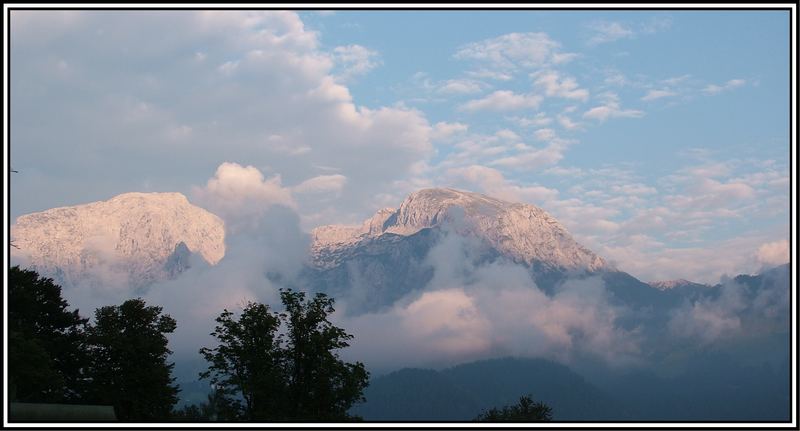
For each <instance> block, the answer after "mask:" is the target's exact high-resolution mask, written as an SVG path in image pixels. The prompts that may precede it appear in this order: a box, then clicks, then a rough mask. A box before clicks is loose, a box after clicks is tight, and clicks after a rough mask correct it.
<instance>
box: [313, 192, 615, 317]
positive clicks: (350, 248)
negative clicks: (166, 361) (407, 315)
mask: <svg viewBox="0 0 800 431" xmlns="http://www.w3.org/2000/svg"><path fill="white" fill-rule="evenodd" d="M450 233H455V234H458V235H460V236H463V237H466V238H471V239H473V240H474V241H472V243H475V244H478V245H477V248H478V249H477V250H474V253H472V257H471V259H473V260H474V262H473V263H476V264H480V263H483V262H491V261H494V260H497V259H505V260H510V261H513V262H516V263H519V264H522V265H524V266H526V267H528V268H529V269H530V272H531V275H532V277H533V279H534V280H535V281H536V282H537V284H539V286H540V287H542V288H544V289H549V288H550V287H552V286H553V285H554V284H555V283H556V282H558V281H559V280H561V279H563V277H565V276H566V275H568V274H591V273H601V272H607V271H613V268H611V267H610V265H608V264H607V263H606V262H605V261H604V260H603V259H602V258H601V257H599V256H597V255H595V254H594V253H592V252H591V251H590V250H588V249H586V248H585V247H583V246H582V245H580V244H578V243H577V242H576V241H575V240H574V239H573V238H572V236H571V235H570V234H569V232H567V230H566V229H565V228H564V227H563V226H562V225H561V224H560V223H559V222H558V221H556V220H555V219H554V218H553V217H552V216H550V215H549V214H548V213H547V212H545V211H544V210H542V209H540V208H537V207H535V206H532V205H526V204H520V203H512V202H506V201H502V200H499V199H495V198H491V197H489V196H485V195H482V194H478V193H471V192H465V191H460V190H454V189H441V188H437V189H423V190H420V191H417V192H414V193H412V194H411V195H409V196H408V197H407V198H406V199H405V200H404V201H403V203H402V204H401V205H400V207H399V208H397V209H393V208H384V209H382V210H380V211H378V212H377V213H376V214H375V215H374V216H373V217H371V218H369V219H367V220H365V221H364V222H363V223H362V224H361V225H358V226H335V225H334V226H322V227H319V228H317V229H315V230H314V231H313V232H312V241H313V242H312V246H311V259H310V261H311V262H312V266H311V268H308V269H307V271H306V272H305V274H304V282H305V283H308V284H309V285H311V286H313V288H314V289H316V290H320V291H325V292H328V293H329V294H331V295H333V296H335V297H341V296H347V297H348V302H349V304H351V305H353V304H355V307H357V308H359V310H360V311H368V310H375V309H378V308H380V307H382V306H385V305H388V304H391V303H393V302H394V301H395V300H397V299H399V298H401V297H403V296H404V295H405V294H407V293H408V292H409V291H411V290H414V289H417V288H421V287H424V286H425V285H426V284H427V283H428V282H429V281H430V280H431V279H432V277H433V268H432V267H431V266H430V265H426V257H427V255H428V252H429V251H430V250H431V249H432V248H433V247H434V246H436V244H438V243H439V241H440V240H441V239H442V237H443V236H444V235H447V234H450Z"/></svg>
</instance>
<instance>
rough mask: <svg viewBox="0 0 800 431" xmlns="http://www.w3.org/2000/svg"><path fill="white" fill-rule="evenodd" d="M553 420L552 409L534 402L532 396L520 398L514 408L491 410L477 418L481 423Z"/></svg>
mask: <svg viewBox="0 0 800 431" xmlns="http://www.w3.org/2000/svg"><path fill="white" fill-rule="evenodd" d="M552 419H553V411H552V409H551V408H550V407H549V406H548V405H547V404H545V403H543V402H540V401H536V402H535V401H533V397H531V396H530V395H525V396H522V397H520V398H519V401H518V402H517V404H515V405H513V406H505V407H503V408H502V409H498V408H496V407H495V408H491V409H489V410H488V411H486V412H484V413H482V414H480V415H479V416H478V417H477V418H475V420H476V421H479V422H549V421H551V420H552Z"/></svg>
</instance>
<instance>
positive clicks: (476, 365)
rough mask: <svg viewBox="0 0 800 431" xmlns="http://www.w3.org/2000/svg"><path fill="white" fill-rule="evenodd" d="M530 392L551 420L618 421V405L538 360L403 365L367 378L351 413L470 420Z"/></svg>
mask: <svg viewBox="0 0 800 431" xmlns="http://www.w3.org/2000/svg"><path fill="white" fill-rule="evenodd" d="M527 394H531V395H532V396H533V398H534V399H535V400H537V401H542V402H544V403H546V404H547V405H549V406H550V407H551V408H552V409H553V419H554V420H558V421H571V420H611V419H616V420H619V419H620V418H621V417H623V409H622V408H621V406H620V405H618V404H616V403H615V402H614V401H613V400H612V399H611V397H610V396H608V395H607V394H606V393H604V392H602V391H601V390H599V389H598V388H596V387H595V386H594V385H592V384H590V383H589V382H587V381H586V380H585V379H584V378H583V377H581V376H580V375H578V374H576V373H575V372H573V371H572V370H570V369H569V368H568V367H566V366H563V365H560V364H557V363H555V362H551V361H547V360H544V359H523V358H501V359H490V360H484V361H477V362H471V363H467V364H462V365H457V366H455V367H451V368H447V369H444V370H440V371H435V370H427V369H403V370H400V371H396V372H393V373H389V374H387V375H384V376H380V377H376V378H374V379H372V380H371V381H370V385H369V386H368V387H367V389H366V391H365V393H364V395H365V397H366V400H367V401H366V402H365V403H364V404H360V405H357V406H355V407H354V408H353V410H352V412H353V413H355V414H358V415H360V416H362V417H363V418H364V420H367V421H380V420H382V421H415V420H416V421H470V420H472V419H474V418H475V417H476V416H478V414H480V413H481V412H482V411H484V410H488V409H490V408H492V407H502V406H504V405H510V404H514V403H516V401H517V400H518V399H519V397H520V396H522V395H527Z"/></svg>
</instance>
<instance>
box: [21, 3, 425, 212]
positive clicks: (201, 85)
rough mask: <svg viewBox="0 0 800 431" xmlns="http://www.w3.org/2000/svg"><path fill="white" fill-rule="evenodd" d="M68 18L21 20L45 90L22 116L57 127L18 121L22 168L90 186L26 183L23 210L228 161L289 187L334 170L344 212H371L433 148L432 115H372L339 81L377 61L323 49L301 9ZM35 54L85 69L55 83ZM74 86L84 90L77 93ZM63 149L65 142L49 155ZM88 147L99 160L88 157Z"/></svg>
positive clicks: (43, 14) (190, 176)
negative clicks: (43, 189) (341, 180)
mask: <svg viewBox="0 0 800 431" xmlns="http://www.w3.org/2000/svg"><path fill="white" fill-rule="evenodd" d="M15 16H16V14H15ZM20 16H21V15H20ZM60 16H62V15H58V14H56V15H51V14H50V13H49V12H47V11H37V12H35V13H32V14H29V15H26V16H25V18H26V24H25V29H22V26H21V25H17V24H16V21H14V22H15V25H14V26H13V27H14V29H15V30H14V35H13V39H14V44H13V45H14V46H13V50H14V56H15V59H16V60H17V61H15V62H14V65H13V73H14V75H15V76H16V77H18V78H19V80H17V81H15V85H19V86H21V87H20V88H22V87H27V86H44V87H42V91H41V92H33V93H28V96H26V97H25V98H21V99H19V100H18V101H17V102H15V110H16V111H15V112H19V113H20V117H16V118H25V117H30V116H31V115H34V113H36V114H35V115H46V116H47V117H48V118H51V119H52V122H51V126H52V127H49V128H48V129H47V130H41V129H39V128H31V127H21V126H20V127H15V129H16V130H17V131H18V132H19V133H20V134H19V138H20V139H21V140H23V141H25V142H31V144H30V145H27V144H26V145H25V146H24V148H25V149H24V150H20V151H17V152H15V162H17V161H18V162H19V163H22V164H24V162H25V160H32V157H36V164H37V167H38V168H39V169H41V170H42V171H43V172H46V173H47V174H46V177H47V178H46V179H47V181H48V182H50V183H53V184H56V183H59V184H66V181H67V178H69V179H70V181H74V182H81V181H82V182H83V184H84V186H82V187H74V188H73V190H72V191H71V192H67V193H63V190H58V191H56V189H55V188H52V190H53V192H52V193H50V194H49V195H48V194H46V193H29V192H30V190H28V189H30V188H31V187H33V186H32V185H31V183H26V184H22V183H20V185H19V188H18V191H19V193H20V194H19V196H23V195H29V196H30V197H29V198H26V202H27V203H26V204H24V205H18V206H17V208H32V207H33V208H36V207H38V208H46V207H50V206H52V205H53V202H65V203H68V202H82V201H86V200H99V199H101V198H103V197H107V196H110V195H114V194H116V193H119V192H120V191H122V190H136V189H138V188H140V187H141V183H142V181H143V180H142V176H141V175H142V171H141V166H142V165H146V166H147V172H148V178H147V181H148V182H149V183H150V184H163V187H168V190H170V191H179V192H184V193H187V192H188V191H189V190H190V189H191V187H192V185H194V184H196V183H197V181H198V176H197V175H198V174H197V173H198V172H207V171H208V169H209V166H214V167H216V166H218V165H219V164H220V163H222V162H223V161H226V160H229V161H238V162H240V163H242V162H246V163H247V164H250V165H252V166H257V167H259V168H260V169H262V170H267V169H268V170H270V171H273V172H280V173H281V174H282V181H283V182H284V183H286V184H298V183H300V182H302V181H304V180H307V179H309V178H313V177H315V176H318V175H320V174H321V173H324V172H320V170H319V169H318V168H317V166H329V167H332V168H335V169H336V170H337V172H336V173H338V174H341V175H343V176H345V177H347V179H348V183H347V187H345V188H343V189H342V195H341V199H340V201H339V202H338V203H337V206H338V207H340V208H346V209H347V211H346V212H347V213H346V214H344V213H341V212H340V213H339V214H338V216H340V217H342V219H344V218H349V217H353V218H362V217H363V215H364V214H366V212H367V211H368V210H369V209H371V208H372V199H373V198H374V196H376V195H377V194H378V193H380V192H383V191H385V190H387V189H389V188H391V187H392V184H393V183H394V182H395V181H399V180H401V179H404V178H406V177H407V176H408V175H410V169H411V167H412V166H413V165H414V164H416V163H418V162H419V161H421V160H425V159H426V158H427V157H429V156H431V155H432V154H433V146H432V145H431V142H430V134H431V132H432V127H431V126H430V125H429V124H428V122H427V120H426V118H425V115H424V114H423V113H422V112H420V111H417V110H414V109H408V108H403V107H397V106H395V107H381V106H377V107H375V108H374V109H368V108H365V107H363V106H361V105H359V104H358V103H356V101H354V100H353V97H352V95H351V93H350V91H349V89H348V88H347V87H346V86H345V85H343V84H342V83H341V82H340V81H337V73H338V72H340V71H341V66H347V68H349V69H350V73H362V72H365V71H367V70H368V69H369V68H371V67H373V66H374V65H375V64H376V61H377V60H376V57H375V55H374V53H373V52H372V51H370V50H369V49H367V48H364V47H361V46H358V45H350V46H345V47H339V48H338V49H336V48H334V49H333V50H331V51H325V50H324V49H323V47H322V46H321V44H320V41H319V34H318V33H316V32H314V31H310V30H308V29H307V28H306V27H305V25H304V24H303V22H302V20H301V19H300V17H299V16H298V15H297V14H295V13H292V12H274V11H230V10H226V11H202V12H200V11H188V10H187V11H176V12H174V13H169V14H146V13H140V12H130V13H129V12H120V11H117V12H109V13H101V12H96V11H71V12H70V13H68V14H65V15H63V16H64V17H68V18H75V19H70V20H66V21H70V22H74V23H77V22H80V25H77V24H69V25H67V24H66V23H65V25H63V26H59V24H57V23H55V22H53V21H54V20H55V21H57V22H61V21H65V20H62V19H61V18H58V17H60ZM13 19H14V20H16V19H17V18H13ZM20 22H22V21H20ZM51 26H52V27H53V28H56V27H57V28H60V29H61V30H59V33H58V37H57V38H50V37H47V38H44V37H39V36H37V35H38V34H39V33H47V34H51V33H52V32H53V31H54V30H52V29H51V28H50V27H51ZM142 28H147V29H148V31H146V32H142ZM98 29H102V31H103V32H104V34H103V36H102V37H98V35H97V30H98ZM34 30H36V31H34ZM18 31H19V32H18ZM199 41H201V42H199ZM198 43H201V44H200V45H198ZM120 46H125V47H126V48H125V50H124V52H123V50H120V49H119V47H120ZM33 47H36V50H39V51H38V52H42V53H47V52H50V53H58V56H57V57H54V58H65V59H68V60H69V67H70V69H74V70H75V71H79V72H80V73H73V74H71V75H70V76H69V77H68V79H69V82H59V81H58V80H55V79H53V78H52V76H51V75H49V74H52V73H53V71H44V70H42V68H40V67H37V63H36V61H35V60H34V59H33V57H31V56H27V57H26V55H25V54H23V53H26V52H30V50H31V49H32V48H33ZM198 52H202V55H200V56H197V55H196V54H197V53H198ZM42 55H45V54H42ZM154 62H155V63H154ZM154 64H155V66H154ZM142 71H150V72H148V73H142ZM74 88H81V89H83V90H82V91H81V92H80V97H76V96H75V93H74V92H72V90H69V89H74ZM67 93H69V94H67ZM45 95H46V96H45ZM97 118H103V119H104V120H103V121H102V122H99V123H98V122H97V121H96V120H97ZM16 124H17V126H19V124H21V123H16ZM34 136H37V137H36V138H34ZM54 141H59V142H62V143H63V145H59V146H57V147H53V146H52V145H50V144H49V143H51V142H54ZM178 144H179V145H178ZM20 148H23V147H20ZM154 152H157V153H158V155H159V157H153V154H154ZM88 153H92V154H97V155H98V157H92V158H87V157H83V156H82V155H84V154H88ZM34 154H48V156H47V157H39V156H34ZM354 154H358V157H354V156H353V155H354ZM387 154H391V157H386V155H387ZM187 155H190V156H187ZM200 155H202V157H201V156H200ZM365 159H368V160H371V162H370V163H363V160H365ZM175 160H180V161H181V163H180V164H176V163H175V162H174V161H175ZM76 172H77V174H76ZM96 178H105V179H106V180H105V181H102V182H98V181H96ZM34 196H35V197H34ZM326 205H327V204H325V205H323V202H317V201H315V200H311V199H304V200H301V201H298V211H300V212H301V213H302V214H303V216H306V215H310V214H316V213H319V212H321V211H323V210H324V209H325V208H327V206H326ZM351 212H352V213H355V214H357V215H353V214H350V213H351ZM359 213H360V214H359ZM329 214H330V217H331V218H333V217H336V213H335V212H331V213H329Z"/></svg>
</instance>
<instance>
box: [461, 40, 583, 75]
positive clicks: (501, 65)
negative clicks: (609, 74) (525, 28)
mask: <svg viewBox="0 0 800 431" xmlns="http://www.w3.org/2000/svg"><path fill="white" fill-rule="evenodd" d="M560 47H561V45H560V44H559V43H558V42H556V41H554V40H552V39H550V37H549V36H548V35H547V34H545V33H509V34H504V35H501V36H498V37H495V38H491V39H485V40H482V41H479V42H473V43H469V44H466V45H463V46H461V47H460V48H459V49H458V51H456V54H455V57H456V58H458V59H466V60H475V61H479V62H483V63H486V64H488V66H489V67H490V70H500V71H502V72H503V74H504V75H506V74H509V73H512V72H513V71H515V70H517V69H519V68H527V69H531V68H538V67H542V66H546V65H548V64H558V63H565V62H567V61H569V60H571V59H572V58H574V55H572V54H568V53H561V52H559V48H560Z"/></svg>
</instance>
